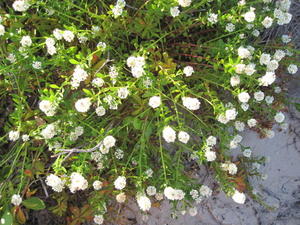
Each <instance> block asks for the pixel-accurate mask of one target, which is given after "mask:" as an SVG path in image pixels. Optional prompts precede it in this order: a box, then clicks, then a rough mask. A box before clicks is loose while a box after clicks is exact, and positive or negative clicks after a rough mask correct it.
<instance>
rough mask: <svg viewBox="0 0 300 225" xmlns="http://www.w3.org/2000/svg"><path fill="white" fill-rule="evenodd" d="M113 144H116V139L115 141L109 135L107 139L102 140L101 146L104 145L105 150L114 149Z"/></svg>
mask: <svg viewBox="0 0 300 225" xmlns="http://www.w3.org/2000/svg"><path fill="white" fill-rule="evenodd" d="M115 144H116V139H115V138H114V137H113V136H111V135H109V136H107V137H105V138H104V139H103V145H104V146H105V147H106V148H111V147H114V146H115Z"/></svg>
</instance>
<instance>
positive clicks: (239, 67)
mask: <svg viewBox="0 0 300 225" xmlns="http://www.w3.org/2000/svg"><path fill="white" fill-rule="evenodd" d="M245 68H246V65H245V64H241V63H240V64H237V65H236V66H235V72H236V73H238V74H242V73H243V72H244V71H245Z"/></svg>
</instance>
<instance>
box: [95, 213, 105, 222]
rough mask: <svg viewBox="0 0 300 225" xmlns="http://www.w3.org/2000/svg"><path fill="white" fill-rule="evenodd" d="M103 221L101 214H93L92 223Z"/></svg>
mask: <svg viewBox="0 0 300 225" xmlns="http://www.w3.org/2000/svg"><path fill="white" fill-rule="evenodd" d="M103 222H104V218H103V215H95V216H94V223H96V224H103Z"/></svg>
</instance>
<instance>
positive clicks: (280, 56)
mask: <svg viewBox="0 0 300 225" xmlns="http://www.w3.org/2000/svg"><path fill="white" fill-rule="evenodd" d="M273 57H274V59H275V60H277V61H280V60H282V59H283V58H284V57H285V52H284V51H283V50H280V49H278V50H276V52H275V54H274V56H273Z"/></svg>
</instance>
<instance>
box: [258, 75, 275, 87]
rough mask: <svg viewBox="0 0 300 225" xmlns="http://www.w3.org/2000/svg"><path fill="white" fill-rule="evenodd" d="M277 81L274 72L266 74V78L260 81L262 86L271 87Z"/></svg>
mask: <svg viewBox="0 0 300 225" xmlns="http://www.w3.org/2000/svg"><path fill="white" fill-rule="evenodd" d="M275 80H276V75H275V73H274V72H266V74H265V75H264V76H262V77H261V78H259V79H258V82H259V85H260V86H269V85H271V84H273V83H274V81H275Z"/></svg>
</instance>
